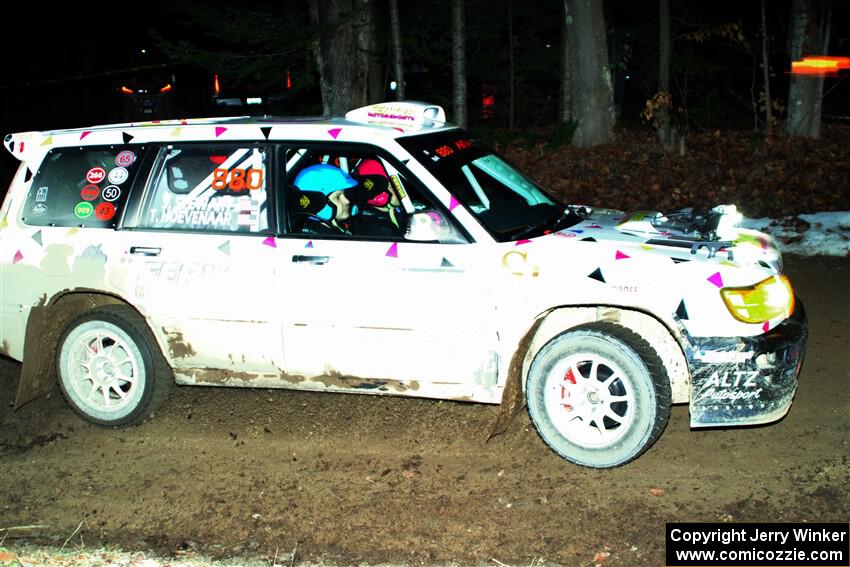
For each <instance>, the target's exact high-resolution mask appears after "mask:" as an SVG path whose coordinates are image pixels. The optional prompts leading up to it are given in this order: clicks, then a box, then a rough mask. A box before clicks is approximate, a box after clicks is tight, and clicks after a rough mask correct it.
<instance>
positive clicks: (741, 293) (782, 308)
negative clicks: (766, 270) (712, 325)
mask: <svg viewBox="0 0 850 567" xmlns="http://www.w3.org/2000/svg"><path fill="white" fill-rule="evenodd" d="M720 296H721V297H723V302H724V303H726V308H727V309H729V312H730V313H731V314H732V317H734V318H735V319H737V320H738V321H743V322H744V323H764V322H765V321H770V320H771V319H776V318H778V317H790V316H791V313H793V312H794V290H793V289H791V282H790V281H788V278H787V277H785V276H784V275H781V276H771V277H769V278H767V279H766V280H763V281H760V282H759V283H757V284H755V285H751V286H747V287H725V288H723V289H721V290H720Z"/></svg>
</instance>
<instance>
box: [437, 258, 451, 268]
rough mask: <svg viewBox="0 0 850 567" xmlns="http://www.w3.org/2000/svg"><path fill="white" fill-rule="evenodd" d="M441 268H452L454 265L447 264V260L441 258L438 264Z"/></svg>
mask: <svg viewBox="0 0 850 567" xmlns="http://www.w3.org/2000/svg"><path fill="white" fill-rule="evenodd" d="M440 267H441V268H454V267H455V265H454V264H452V263H451V262H449V261H448V260H447V259H445V258H443V261H442V262H441V263H440Z"/></svg>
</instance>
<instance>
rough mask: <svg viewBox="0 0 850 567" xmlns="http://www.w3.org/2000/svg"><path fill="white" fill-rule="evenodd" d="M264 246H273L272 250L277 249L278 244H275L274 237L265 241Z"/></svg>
mask: <svg viewBox="0 0 850 567" xmlns="http://www.w3.org/2000/svg"><path fill="white" fill-rule="evenodd" d="M263 244H265V245H266V246H271V247H272V248H277V243H275V240H274V236H269V237H268V238H266V239H265V240H263Z"/></svg>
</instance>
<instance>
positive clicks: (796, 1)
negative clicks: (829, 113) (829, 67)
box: [786, 0, 832, 139]
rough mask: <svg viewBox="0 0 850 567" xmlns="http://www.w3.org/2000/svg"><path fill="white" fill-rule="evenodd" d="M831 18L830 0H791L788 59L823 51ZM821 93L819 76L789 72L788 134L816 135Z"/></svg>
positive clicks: (819, 123) (814, 136)
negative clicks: (789, 56)
mask: <svg viewBox="0 0 850 567" xmlns="http://www.w3.org/2000/svg"><path fill="white" fill-rule="evenodd" d="M831 20H832V2H831V0H792V2H791V29H790V30H789V33H790V48H791V49H790V51H791V53H790V55H791V60H792V61H797V60H799V59H801V58H802V57H803V56H804V55H826V54H827V51H828V48H829V26H830V24H831V23H832V22H831ZM822 96H823V77H822V76H817V75H793V74H792V75H791V81H790V86H789V88H788V122H787V124H786V127H787V129H788V133H789V134H790V135H791V136H799V137H807V138H815V139H817V138H820V125H821V101H822Z"/></svg>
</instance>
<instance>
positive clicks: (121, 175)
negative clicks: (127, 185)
mask: <svg viewBox="0 0 850 567" xmlns="http://www.w3.org/2000/svg"><path fill="white" fill-rule="evenodd" d="M128 177H130V174H129V173H128V172H127V170H126V169H124V168H123V167H116V168H115V169H113V170H112V171H110V172H109V182H110V183H112V184H113V185H121V184H122V183H124V182H125V181H127V178H128Z"/></svg>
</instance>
